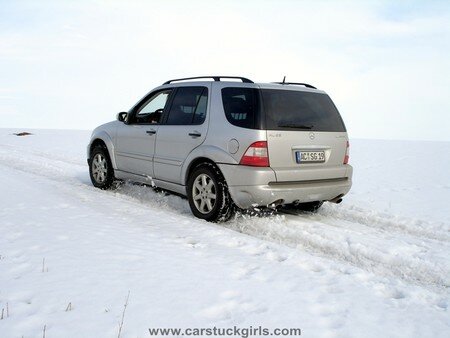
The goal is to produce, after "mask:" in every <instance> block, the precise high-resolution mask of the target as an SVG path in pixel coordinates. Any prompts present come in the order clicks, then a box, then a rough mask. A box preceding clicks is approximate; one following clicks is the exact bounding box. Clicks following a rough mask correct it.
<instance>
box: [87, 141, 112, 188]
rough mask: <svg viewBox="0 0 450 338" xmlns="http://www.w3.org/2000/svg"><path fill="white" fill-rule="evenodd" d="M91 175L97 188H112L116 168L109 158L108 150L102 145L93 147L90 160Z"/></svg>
mask: <svg viewBox="0 0 450 338" xmlns="http://www.w3.org/2000/svg"><path fill="white" fill-rule="evenodd" d="M89 176H90V177H91V182H92V184H93V185H94V187H96V188H100V189H103V190H106V189H111V187H112V186H113V183H114V169H113V167H112V164H111V159H110V158H109V154H108V150H107V149H106V148H105V147H104V146H101V145H98V146H95V147H94V149H92V152H91V156H90V160H89Z"/></svg>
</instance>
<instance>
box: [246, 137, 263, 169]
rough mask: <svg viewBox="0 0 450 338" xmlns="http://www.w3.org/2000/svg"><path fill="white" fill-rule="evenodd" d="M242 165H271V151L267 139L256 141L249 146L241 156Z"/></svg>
mask: <svg viewBox="0 0 450 338" xmlns="http://www.w3.org/2000/svg"><path fill="white" fill-rule="evenodd" d="M239 164H241V165H249V166H253V167H268V166H269V151H268V150H267V141H258V142H254V143H252V144H251V145H250V147H248V149H247V151H246V152H245V154H244V155H243V156H242V158H241V162H239Z"/></svg>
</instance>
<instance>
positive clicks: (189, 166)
mask: <svg viewBox="0 0 450 338" xmlns="http://www.w3.org/2000/svg"><path fill="white" fill-rule="evenodd" d="M203 162H206V163H210V164H212V165H214V166H215V167H216V168H217V170H218V171H219V172H220V174H221V175H222V177H223V178H224V179H225V181H226V177H225V175H224V174H223V172H222V171H221V170H220V168H219V165H218V163H229V164H237V163H236V160H235V159H234V158H232V157H231V156H230V155H229V154H228V153H227V152H225V151H224V150H222V149H220V148H218V147H215V146H204V147H198V148H196V149H195V150H194V151H192V152H191V153H190V154H189V156H188V157H187V159H186V160H185V161H184V164H183V168H182V170H181V182H182V184H184V185H187V182H188V180H189V176H190V174H191V173H192V171H193V170H194V168H195V167H197V166H198V165H199V164H200V163H203Z"/></svg>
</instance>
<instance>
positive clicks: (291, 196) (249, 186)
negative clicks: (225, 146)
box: [219, 164, 353, 209]
mask: <svg viewBox="0 0 450 338" xmlns="http://www.w3.org/2000/svg"><path fill="white" fill-rule="evenodd" d="M219 167H220V169H221V170H222V173H223V174H224V176H225V179H226V181H227V183H228V189H229V191H230V195H231V198H232V199H233V201H234V203H235V204H236V205H237V206H238V207H240V208H243V209H248V208H250V207H254V206H266V205H270V204H272V203H276V204H289V203H293V202H298V203H303V202H312V201H329V200H332V199H334V198H335V197H337V196H339V195H345V194H347V193H348V192H349V190H350V188H351V186H352V174H353V168H352V167H351V166H350V165H348V166H346V173H345V176H343V177H338V178H323V179H320V180H302V181H295V182H277V181H276V177H275V173H274V171H273V170H272V169H270V168H252V167H245V166H236V165H226V164H221V165H219Z"/></svg>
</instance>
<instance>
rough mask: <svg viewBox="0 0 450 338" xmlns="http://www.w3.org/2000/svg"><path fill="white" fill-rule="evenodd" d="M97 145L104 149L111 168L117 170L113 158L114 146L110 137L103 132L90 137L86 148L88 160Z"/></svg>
mask: <svg viewBox="0 0 450 338" xmlns="http://www.w3.org/2000/svg"><path fill="white" fill-rule="evenodd" d="M98 145H101V146H102V147H105V148H106V150H107V151H108V155H109V158H110V160H111V164H112V166H113V168H114V169H117V166H116V158H115V156H114V144H113V141H112V139H111V137H110V136H109V135H108V134H107V133H106V132H105V131H102V132H100V133H98V134H95V135H92V138H91V142H90V143H89V147H88V160H90V158H91V152H92V150H93V149H94V147H96V146H98Z"/></svg>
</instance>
